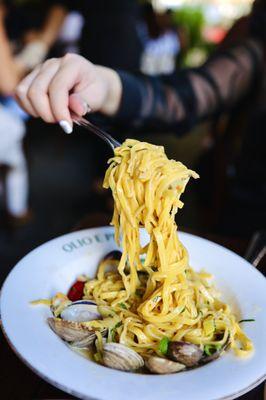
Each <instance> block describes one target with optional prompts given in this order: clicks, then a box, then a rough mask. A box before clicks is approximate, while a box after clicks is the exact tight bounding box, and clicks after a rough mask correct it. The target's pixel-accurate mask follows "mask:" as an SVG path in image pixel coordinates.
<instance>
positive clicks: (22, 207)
mask: <svg viewBox="0 0 266 400" xmlns="http://www.w3.org/2000/svg"><path fill="white" fill-rule="evenodd" d="M4 17H5V9H4V7H3V4H1V3H0V59H1V66H0V164H1V165H5V166H7V167H8V172H7V176H6V188H5V189H6V190H5V191H6V203H7V204H6V206H7V211H8V213H9V215H10V216H12V217H15V218H25V217H26V216H27V214H28V203H27V195H28V176H27V168H26V160H25V157H24V154H23V149H22V141H23V137H24V135H25V126H24V122H23V120H22V119H21V118H20V117H19V116H18V115H16V113H15V112H11V111H10V109H9V107H8V106H7V105H6V104H5V101H6V99H7V97H8V96H11V95H12V94H13V92H14V89H15V86H16V85H17V83H18V81H19V79H20V78H21V76H22V75H23V73H24V71H23V68H21V66H20V65H18V64H17V63H16V62H15V61H14V58H13V57H12V52H11V48H10V45H9V42H8V39H7V36H6V32H5V28H4Z"/></svg>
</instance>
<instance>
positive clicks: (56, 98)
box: [48, 63, 78, 127]
mask: <svg viewBox="0 0 266 400" xmlns="http://www.w3.org/2000/svg"><path fill="white" fill-rule="evenodd" d="M77 80H78V71H77V68H76V66H75V64H73V63H69V64H65V65H62V66H61V67H60V69H59V70H58V72H57V74H56V75H55V76H54V78H53V80H52V82H51V84H50V86H49V89H48V95H49V99H50V105H51V109H52V112H53V115H54V117H55V119H56V121H58V122H59V121H65V122H68V123H69V124H70V126H71V127H72V126H73V124H72V119H71V116H70V111H69V108H68V103H69V93H70V92H71V90H72V89H73V87H74V86H75V84H76V82H77Z"/></svg>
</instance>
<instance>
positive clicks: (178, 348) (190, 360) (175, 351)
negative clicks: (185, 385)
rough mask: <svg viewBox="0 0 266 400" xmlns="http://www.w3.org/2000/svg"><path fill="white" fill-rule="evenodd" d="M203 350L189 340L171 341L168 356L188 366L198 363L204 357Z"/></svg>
mask: <svg viewBox="0 0 266 400" xmlns="http://www.w3.org/2000/svg"><path fill="white" fill-rule="evenodd" d="M202 355H203V351H202V350H201V349H200V347H199V346H197V345H195V344H193V343H188V342H170V343H169V345H168V352H167V356H168V357H169V358H170V359H171V360H172V361H176V362H180V363H182V364H184V365H186V366H187V367H193V366H194V365H196V364H198V362H199V361H200V359H201V358H202Z"/></svg>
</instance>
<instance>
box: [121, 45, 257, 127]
mask: <svg viewBox="0 0 266 400" xmlns="http://www.w3.org/2000/svg"><path fill="white" fill-rule="evenodd" d="M261 64H262V48H261V46H260V44H259V42H255V41H251V40H249V41H246V42H245V43H243V44H240V45H238V46H235V47H233V48H231V49H230V50H228V51H226V52H220V53H218V54H216V55H215V56H214V57H211V58H210V59H209V60H208V61H207V62H206V63H205V64H204V65H203V66H202V67H200V68H196V69H192V70H184V71H181V72H179V73H176V74H174V75H173V76H171V77H169V78H167V79H159V78H157V79H156V78H155V79H154V78H149V77H141V76H140V77H136V76H132V75H128V74H126V73H119V75H120V78H121V81H122V100H121V103H120V108H119V109H118V111H117V118H119V120H127V121H131V122H136V123H137V124H139V125H145V124H149V123H150V122H151V121H152V123H153V124H154V125H158V123H159V124H160V125H164V127H165V126H171V127H172V128H175V129H180V128H182V127H183V128H185V129H187V128H189V126H192V125H193V124H194V123H195V122H196V121H198V120H201V119H204V118H206V117H208V116H212V115H214V114H215V113H217V112H222V111H224V110H226V109H229V108H230V107H232V106H233V105H235V104H236V103H237V101H238V100H239V99H241V98H242V97H243V96H244V95H245V93H247V91H248V90H249V89H250V87H251V86H252V84H253V82H254V79H255V75H256V74H257V73H258V72H259V70H260V68H261Z"/></svg>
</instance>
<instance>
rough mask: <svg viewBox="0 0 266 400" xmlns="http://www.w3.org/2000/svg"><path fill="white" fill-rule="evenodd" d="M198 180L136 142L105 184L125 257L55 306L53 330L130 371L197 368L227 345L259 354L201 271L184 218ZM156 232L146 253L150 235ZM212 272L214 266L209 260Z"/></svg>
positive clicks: (108, 261)
mask: <svg viewBox="0 0 266 400" xmlns="http://www.w3.org/2000/svg"><path fill="white" fill-rule="evenodd" d="M190 178H194V179H196V178H198V175H197V174H196V173H195V172H194V171H192V170H190V169H188V168H186V167H185V166H184V165H183V164H182V163H181V162H177V161H174V160H169V159H168V158H167V156H166V154H165V152H164V148H163V147H161V146H155V145H152V144H148V143H144V142H139V141H137V140H130V139H128V140H126V141H125V142H124V143H123V144H122V145H121V146H120V147H118V148H116V149H115V154H114V157H113V158H111V160H109V167H108V169H107V172H106V175H105V179H104V187H105V188H110V189H111V190H112V194H113V198H114V213H113V218H112V222H111V224H112V225H113V226H114V229H115V239H116V242H117V245H118V246H119V247H121V248H122V252H120V251H119V250H114V251H113V252H111V253H108V254H107V255H106V256H105V257H104V258H103V259H102V260H101V261H100V262H99V266H98V271H97V275H96V277H95V278H94V279H89V278H84V277H82V278H81V279H80V280H78V281H77V282H75V283H74V284H73V286H72V287H71V288H70V290H69V292H68V296H66V295H64V294H62V293H57V294H56V295H55V296H54V297H53V298H52V299H51V304H50V305H51V310H52V313H53V317H51V318H49V319H48V323H49V325H50V327H51V328H52V329H53V330H54V331H55V332H56V334H57V335H58V336H60V337H61V338H62V339H63V340H65V341H66V342H68V343H69V344H70V345H71V346H73V348H89V349H90V352H91V354H92V357H93V359H94V360H95V361H96V362H98V363H100V364H103V365H105V366H107V367H110V368H115V369H119V370H122V371H146V372H152V373H155V374H167V373H175V372H180V371H185V370H187V369H189V368H195V367H197V366H200V365H202V364H205V363H207V362H210V361H212V360H214V359H216V358H218V357H219V356H220V355H221V354H222V353H223V352H224V351H225V349H227V348H231V349H233V350H234V352H235V354H236V355H237V356H245V355H248V354H250V352H251V351H252V349H253V345H252V342H251V341H250V339H249V338H248V337H247V336H246V335H245V334H244V332H243V330H242V329H241V327H240V325H239V323H238V322H237V320H236V317H235V315H234V314H233V313H232V311H231V309H230V306H229V305H227V304H225V303H223V302H222V301H221V300H220V298H219V293H218V291H217V289H216V288H215V287H214V285H213V284H212V283H211V282H210V279H211V276H210V274H208V273H207V272H205V271H200V272H195V271H194V270H193V269H192V267H191V266H190V263H189V255H188V252H187V249H186V248H185V247H184V245H183V244H182V243H181V242H180V240H179V238H178V233H177V225H176V222H175V217H176V213H177V211H178V209H181V208H182V207H183V203H182V201H181V200H180V197H181V195H182V193H183V192H184V190H185V187H186V185H187V183H188V181H189V179H190ZM141 228H143V229H145V230H146V231H147V233H148V234H149V242H148V243H147V244H146V245H144V246H142V245H141V243H140V229H141ZM202 264H203V265H204V259H203V260H202Z"/></svg>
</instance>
